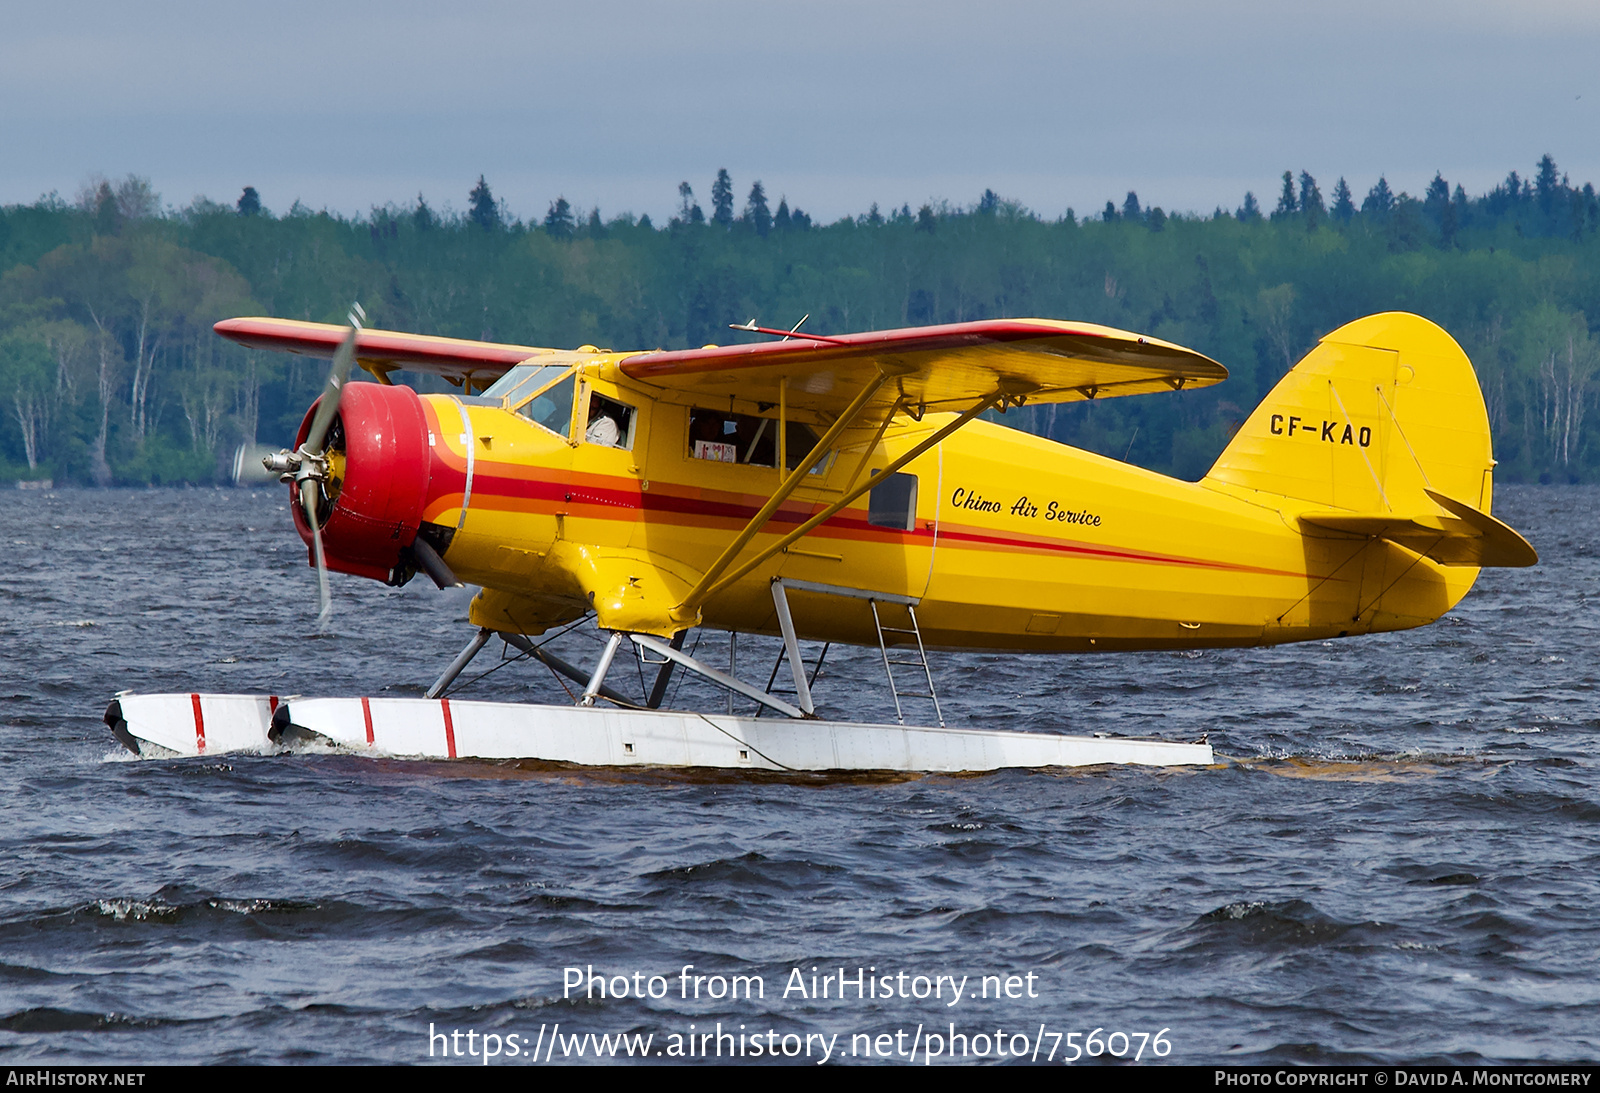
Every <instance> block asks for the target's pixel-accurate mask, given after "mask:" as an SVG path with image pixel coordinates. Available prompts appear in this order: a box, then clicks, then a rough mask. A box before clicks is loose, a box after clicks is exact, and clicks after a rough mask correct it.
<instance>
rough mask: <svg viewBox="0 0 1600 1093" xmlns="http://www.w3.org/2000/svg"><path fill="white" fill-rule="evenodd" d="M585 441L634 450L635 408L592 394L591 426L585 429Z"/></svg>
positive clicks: (590, 402) (590, 406)
mask: <svg viewBox="0 0 1600 1093" xmlns="http://www.w3.org/2000/svg"><path fill="white" fill-rule="evenodd" d="M583 439H584V440H585V441H587V442H588V443H590V444H598V445H600V446H602V447H606V448H632V447H633V407H632V406H628V405H625V404H623V403H620V402H618V401H617V400H616V399H611V398H606V397H605V396H604V395H597V394H590V396H589V424H588V425H587V426H585V427H584V431H583Z"/></svg>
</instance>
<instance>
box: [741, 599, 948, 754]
mask: <svg viewBox="0 0 1600 1093" xmlns="http://www.w3.org/2000/svg"><path fill="white" fill-rule="evenodd" d="M786 589H793V590H794V591H796V592H816V593H821V594H822V595H826V596H845V597H848V598H850V599H857V600H866V601H867V605H868V607H870V608H871V610H872V626H873V629H874V630H875V631H876V632H877V635H878V652H879V653H880V654H881V655H882V657H883V672H884V675H885V676H887V677H888V681H889V693H890V694H891V695H892V696H893V697H894V713H895V717H896V719H897V720H898V721H899V722H900V724H902V725H904V724H905V723H906V715H905V706H904V704H903V703H902V701H901V700H902V699H910V698H923V699H927V700H928V701H929V702H931V703H932V704H933V715H934V718H935V719H936V720H937V721H938V722H939V726H940V727H941V728H943V727H944V711H943V710H941V709H940V707H939V695H938V693H937V691H936V690H935V688H934V685H933V672H932V670H931V669H930V668H929V667H928V652H927V649H926V647H925V646H924V645H923V642H922V629H921V627H920V626H918V625H917V603H918V602H919V601H918V600H917V598H916V597H914V596H900V595H896V594H894V593H892V592H869V591H867V590H865V589H860V588H845V587H843V586H841V585H832V584H820V583H818V582H815V581H797V580H793V579H790V578H787V577H777V578H774V579H773V581H772V602H773V605H774V606H775V607H776V608H777V610H778V626H779V629H780V630H781V631H782V632H783V644H784V651H783V652H782V653H780V654H779V658H778V663H777V664H774V665H773V666H772V676H771V677H770V678H769V679H768V681H767V684H768V689H769V691H770V689H771V687H772V685H773V684H774V683H776V682H777V678H778V671H779V667H780V666H781V664H782V662H783V660H784V658H785V657H787V659H788V661H789V666H790V670H791V673H792V676H793V678H794V691H793V692H792V693H793V694H795V695H796V697H797V698H798V699H799V705H800V707H801V708H802V709H803V710H805V711H806V713H808V714H810V713H813V712H814V709H815V708H814V706H813V705H812V702H811V683H813V682H815V680H816V677H817V675H818V674H819V673H820V672H821V671H822V662H823V660H824V658H826V657H827V655H828V646H827V645H824V646H823V647H822V652H821V653H820V654H819V655H818V657H817V663H816V666H815V667H814V668H811V667H810V666H808V665H807V664H806V663H805V661H804V660H803V659H802V658H801V656H800V644H799V642H798V640H797V639H796V636H795V629H794V622H793V620H792V619H791V618H790V615H789V601H788V597H787V595H786V592H785V590H786ZM880 605H883V607H884V608H885V609H886V608H888V607H889V606H891V605H892V606H896V607H903V608H905V612H906V619H907V622H908V623H909V625H906V626H886V625H885V624H884V611H883V610H880ZM889 635H896V636H902V637H904V636H909V637H910V638H911V639H912V641H911V642H910V643H906V644H904V645H900V644H896V645H895V652H896V654H898V655H896V656H891V655H890V653H889V646H890V644H891V641H892V640H893V639H892V638H891V637H889ZM913 646H914V647H915V650H916V652H915V654H914V655H913V654H912V652H911V650H912V648H913ZM896 667H898V668H900V669H901V670H902V677H903V676H904V670H905V669H907V668H914V669H919V670H920V671H921V673H922V678H923V680H924V681H925V682H926V683H927V687H928V689H927V690H926V691H905V690H901V688H900V684H899V682H897V681H896V679H895V673H894V670H895V668H896ZM912 686H916V684H912Z"/></svg>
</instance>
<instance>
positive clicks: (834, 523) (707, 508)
mask: <svg viewBox="0 0 1600 1093" xmlns="http://www.w3.org/2000/svg"><path fill="white" fill-rule="evenodd" d="M473 494H474V498H473V500H474V502H475V503H477V504H478V505H479V507H480V508H498V509H502V510H505V509H511V510H513V511H514V510H515V508H516V507H517V506H515V505H510V506H507V505H497V504H495V501H497V500H499V501H513V502H528V501H535V502H537V501H546V502H551V503H558V502H559V503H566V504H570V505H573V506H576V505H592V506H596V507H600V508H602V509H613V510H623V511H626V512H628V513H630V514H632V513H640V512H643V513H654V514H662V515H668V514H670V515H675V516H690V517H700V518H702V519H705V518H709V519H714V520H715V519H721V520H729V521H735V522H741V523H742V522H743V521H746V520H749V519H750V518H751V517H752V516H754V515H755V514H756V512H757V511H759V508H760V506H759V505H753V504H748V503H746V502H742V501H706V500H702V499H700V498H695V497H685V496H682V495H674V494H671V493H666V492H655V493H644V492H641V491H640V490H639V489H638V487H637V486H634V487H632V488H621V489H617V488H611V489H605V488H597V487H595V486H584V485H578V484H576V483H574V484H572V485H570V486H567V487H559V486H557V485H556V484H554V483H550V482H544V481H540V480H537V479H528V478H524V477H521V476H516V475H501V474H494V473H492V472H489V470H488V468H487V467H484V468H481V469H480V470H479V471H478V473H477V474H476V475H475V476H474V478H473ZM821 507H822V502H800V503H798V504H795V505H792V506H785V507H784V508H781V509H779V510H778V511H777V512H775V513H773V514H772V518H771V524H772V525H775V526H783V525H788V526H797V525H799V524H801V523H803V522H805V521H806V520H808V519H810V518H811V515H812V514H813V513H815V512H816V511H818V509H820V508H821ZM591 515H593V514H591ZM617 518H618V519H628V520H630V522H631V520H632V516H631V515H630V516H623V515H622V512H619V513H618V515H617ZM828 532H833V533H834V535H833V536H832V537H835V538H838V537H847V538H861V537H863V536H865V537H868V538H872V539H877V540H879V541H880V542H886V543H894V542H905V541H906V540H907V539H913V540H915V539H925V540H929V541H930V545H931V541H932V539H933V537H934V533H933V531H932V529H929V528H923V527H918V528H914V529H913V530H911V531H900V530H897V529H894V528H883V527H879V526H877V525H876V524H871V523H868V522H867V521H866V520H863V519H862V518H861V517H860V516H856V515H847V514H844V513H841V514H839V515H837V516H834V517H833V518H832V519H830V520H828V521H826V522H825V523H823V525H822V526H821V527H820V528H818V529H817V531H816V532H813V534H817V533H822V534H824V535H826V533H828ZM939 538H940V539H943V540H945V541H946V542H952V543H960V544H965V545H970V546H973V547H976V548H980V549H982V548H990V549H1003V550H1028V551H1041V552H1046V553H1052V554H1071V555H1079V556H1083V557H1088V558H1101V559H1105V560H1107V561H1119V562H1136V563H1140V564H1145V565H1177V566H1191V567H1195V568H1200V569H1221V570H1229V571H1234V572H1242V573H1265V574H1270V575H1275V576H1281V577H1307V576H1310V575H1309V574H1306V573H1296V572H1291V571H1286V570H1277V569H1268V568H1263V567H1260V566H1247V565H1238V564H1236V563H1233V562H1220V561H1211V560H1208V559H1204V558H1182V557H1175V556H1172V555H1163V554H1151V553H1146V552H1143V551H1133V550H1124V549H1117V548H1114V547H1095V546H1089V545H1086V544H1083V543H1073V542H1065V541H1061V540H1046V539H1040V538H1033V537H1029V538H1019V537H1016V536H1010V535H1001V534H995V533H992V532H980V531H976V530H970V531H969V530H961V529H960V526H959V525H956V526H951V525H948V524H946V525H941V527H940V528H939Z"/></svg>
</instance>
